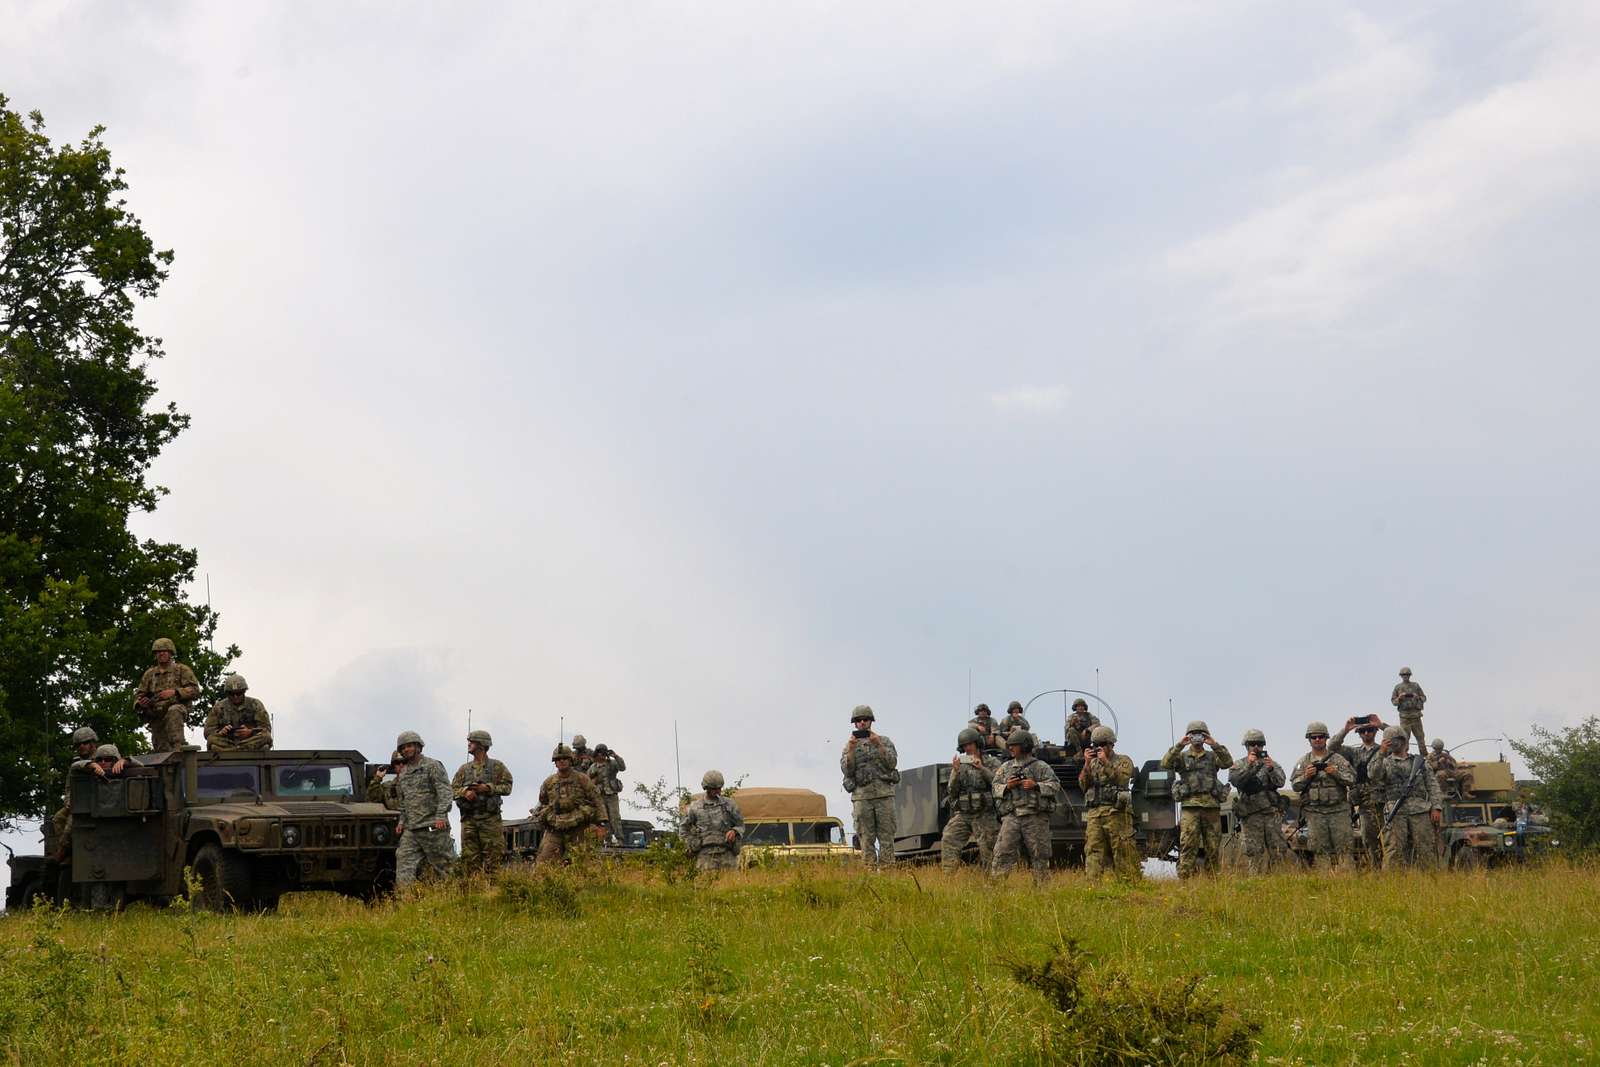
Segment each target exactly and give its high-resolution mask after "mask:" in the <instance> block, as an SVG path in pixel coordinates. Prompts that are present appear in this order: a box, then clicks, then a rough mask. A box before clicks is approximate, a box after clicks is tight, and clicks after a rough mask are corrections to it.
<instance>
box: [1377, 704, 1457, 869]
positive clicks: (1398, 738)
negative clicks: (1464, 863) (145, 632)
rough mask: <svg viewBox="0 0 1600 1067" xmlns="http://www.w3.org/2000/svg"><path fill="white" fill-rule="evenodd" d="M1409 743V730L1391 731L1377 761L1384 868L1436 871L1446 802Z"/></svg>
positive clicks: (1394, 728)
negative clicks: (1408, 750) (1415, 868)
mask: <svg viewBox="0 0 1600 1067" xmlns="http://www.w3.org/2000/svg"><path fill="white" fill-rule="evenodd" d="M1407 741H1408V738H1407V737H1406V731H1405V729H1404V728H1402V727H1399V726H1391V727H1389V728H1388V729H1387V730H1385V731H1383V744H1382V745H1381V746H1379V751H1380V753H1381V754H1380V755H1379V756H1378V758H1377V759H1375V760H1373V761H1372V788H1373V792H1374V793H1376V794H1377V796H1378V800H1379V802H1380V803H1381V804H1382V805H1383V819H1384V834H1383V866H1384V868H1385V869H1389V868H1395V867H1401V866H1412V867H1421V868H1424V869H1432V868H1434V867H1437V866H1438V865H1439V837H1438V830H1439V824H1440V822H1441V821H1442V820H1441V811H1442V808H1443V798H1442V797H1441V796H1440V794H1439V780H1438V779H1437V778H1435V777H1434V776H1433V775H1431V774H1429V773H1428V762H1427V760H1426V759H1425V758H1423V756H1421V755H1420V754H1418V755H1409V754H1408V753H1407V751H1406V749H1407Z"/></svg>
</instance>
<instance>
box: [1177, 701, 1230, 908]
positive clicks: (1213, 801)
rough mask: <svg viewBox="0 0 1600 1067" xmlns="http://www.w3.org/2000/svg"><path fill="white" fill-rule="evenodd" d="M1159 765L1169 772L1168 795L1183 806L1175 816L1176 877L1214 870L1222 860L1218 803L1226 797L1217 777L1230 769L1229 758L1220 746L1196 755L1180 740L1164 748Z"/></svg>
mask: <svg viewBox="0 0 1600 1067" xmlns="http://www.w3.org/2000/svg"><path fill="white" fill-rule="evenodd" d="M1191 732H1192V731H1191ZM1205 732H1207V733H1209V731H1205ZM1161 766H1163V767H1165V768H1166V769H1167V770H1169V771H1172V772H1173V774H1174V781H1173V790H1172V792H1173V795H1174V796H1175V797H1176V798H1177V799H1178V800H1179V801H1181V802H1182V803H1183V809H1182V812H1181V813H1180V814H1179V816H1178V877H1179V878H1189V877H1192V876H1193V875H1195V874H1197V873H1199V872H1200V871H1201V870H1206V871H1215V870H1216V869H1217V867H1218V865H1219V864H1220V862H1221V859H1222V802H1223V800H1224V799H1226V797H1227V795H1228V787H1227V785H1225V784H1224V783H1223V782H1222V781H1220V780H1219V779H1218V777H1217V774H1218V772H1219V771H1224V770H1227V769H1228V768H1229V767H1232V766H1233V757H1232V756H1231V755H1229V754H1228V750H1227V748H1225V747H1224V746H1223V745H1221V744H1213V745H1212V747H1211V748H1210V749H1208V750H1203V751H1201V752H1198V753H1197V752H1195V751H1193V749H1192V748H1191V747H1190V746H1189V745H1188V743H1186V742H1182V741H1180V742H1179V743H1178V744H1176V745H1173V746H1172V747H1171V748H1169V749H1167V754H1166V755H1165V756H1162V757H1161ZM1201 852H1204V853H1205V858H1204V859H1203V860H1202V859H1201V858H1200V853H1201Z"/></svg>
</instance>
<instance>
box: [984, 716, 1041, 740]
mask: <svg viewBox="0 0 1600 1067" xmlns="http://www.w3.org/2000/svg"><path fill="white" fill-rule="evenodd" d="M1032 729H1033V727H1032V726H1030V725H1028V720H1027V718H1026V717H1024V716H1023V714H1022V712H1020V711H1008V712H1006V713H1005V715H1003V716H1001V718H1000V722H999V723H998V724H996V726H995V728H994V732H995V736H996V737H1010V736H1011V731H1012V730H1029V731H1031V730H1032Z"/></svg>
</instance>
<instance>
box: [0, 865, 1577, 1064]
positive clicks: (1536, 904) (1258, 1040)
mask: <svg viewBox="0 0 1600 1067" xmlns="http://www.w3.org/2000/svg"><path fill="white" fill-rule="evenodd" d="M1597 874H1600V871H1597V870H1596V869H1594V868H1569V867H1564V866H1562V867H1552V868H1547V869H1542V870H1530V871H1505V872H1499V871H1497V872H1492V873H1490V874H1487V875H1448V874H1445V875H1415V876H1408V875H1396V876H1389V877H1382V878H1366V877H1357V876H1342V875H1341V876H1331V877H1319V876H1315V875H1303V874H1293V875H1283V876H1280V877H1274V878H1267V879H1247V878H1239V879H1230V880H1217V881H1204V882H1188V883H1178V882H1176V881H1162V882H1147V883H1144V884H1143V885H1140V886H1134V887H1121V886H1112V885H1104V886H1098V887H1096V886H1091V885H1089V884H1088V883H1086V882H1085V881H1083V880H1082V879H1081V878H1080V877H1078V876H1075V875H1061V876H1058V878H1057V879H1056V880H1055V881H1054V882H1053V883H1052V884H1051V885H1050V886H1049V887H1048V888H1046V889H1042V890H1041V889H1035V888H1033V887H1032V886H1031V885H1029V884H1027V883H1026V882H1025V881H1023V880H1021V879H1018V880H1016V881H1014V882H1012V883H1008V884H1005V885H1003V886H993V885H991V884H990V883H988V882H987V881H985V880H983V879H982V878H981V877H979V876H976V875H973V876H968V875H961V876H944V875H941V874H940V873H938V872H937V871H929V870H925V869H919V870H917V871H916V872H915V877H913V876H912V875H911V874H909V873H895V874H889V875H883V876H874V877H868V876H865V875H862V874H859V873H844V872H832V873H828V872H794V871H765V872H751V873H748V874H743V875H735V876H724V877H723V878H721V879H720V880H716V881H695V882H692V883H678V884H666V883H664V882H662V881H660V880H658V879H656V878H654V877H653V876H651V875H649V874H646V873H645V872H643V871H640V870H626V871H623V870H616V869H595V870H591V871H585V872H577V873H570V874H561V875H559V876H557V877H555V878H549V879H544V878H532V877H527V876H515V877H508V878H507V879H506V880H504V881H502V883H501V884H500V885H499V886H496V887H490V886H487V885H482V884H479V885H472V884H468V885H465V886H460V885H454V886H442V887H438V888H436V889H434V890H433V891H431V892H427V893H425V894H423V895H421V896H418V897H415V898H412V899H408V900H404V901H389V902H385V903H381V904H378V905H375V906H371V907H367V906H363V905H361V904H359V903H356V902H353V901H347V900H344V899H341V898H334V897H330V896H325V895H312V894H307V895H301V896H295V897H288V898H285V900H284V905H283V908H282V909H281V911H279V912H278V913H276V914H271V915H245V916H218V915H204V914H193V913H190V912H188V911H187V910H185V909H184V908H183V907H181V906H180V907H178V908H174V909H169V910H166V911H155V910H151V909H147V908H142V907H136V908H133V909H131V910H129V911H128V912H127V913H125V914H121V915H110V916H108V915H85V914H67V915H62V914H58V913H55V912H51V911H49V910H41V911H36V912H33V913H30V914H20V915H11V916H6V917H5V918H4V919H3V920H0V961H3V962H0V1058H9V1060H10V1061H11V1062H14V1063H20V1064H39V1063H82V1062H88V1061H90V1060H95V1061H98V1062H104V1063H135V1062H137V1063H144V1064H180V1063H214V1062H236V1063H274V1064H338V1063H356V1064H378V1063H440V1064H466V1063H474V1064H498V1063H510V1062H515V1061H531V1062H539V1063H544V1062H558V1063H606V1064H661V1063H671V1064H677V1063H729V1064H748V1063H953V1064H954V1063H960V1064H981V1063H1050V1062H1066V1063H1077V1062H1082V1063H1099V1062H1143V1061H1154V1062H1195V1063H1200V1062H1246V1061H1249V1062H1259V1063H1312V1064H1340V1063H1378V1062H1382V1063H1415V1064H1433V1063H1452V1064H1453V1063H1480V1062H1481V1063H1492V1064H1502V1063H1524V1064H1536V1063H1537V1064H1561V1063H1575V1062H1583V1061H1593V1060H1594V1059H1595V1058H1596V1057H1597V1056H1600V1052H1597V1051H1596V1049H1597V1045H1596V1043H1597V1042H1600V1005H1597V1004H1596V1002H1595V1000H1596V998H1595V993H1594V991H1595V990H1596V989H1597V988H1600V878H1597V877H1596V876H1597ZM1068 945H1072V946H1075V947H1072V948H1065V947H1064V946H1068ZM1063 953H1065V954H1066V955H1063ZM1068 958H1070V959H1072V960H1074V961H1075V963H1074V967H1075V968H1076V969H1077V970H1078V971H1079V973H1081V974H1082V975H1083V976H1084V979H1085V980H1084V981H1083V983H1082V984H1081V985H1078V986H1073V984H1072V982H1071V981H1069V980H1064V975H1063V971H1062V970H1061V968H1060V966H1059V964H1060V963H1061V962H1062V961H1063V960H1065V959H1068ZM1051 960H1055V961H1056V964H1051V965H1047V964H1048V961H1051ZM1019 975H1020V977H1019ZM1196 976H1197V977H1198V979H1199V980H1198V981H1195V977H1196ZM1152 1003H1154V1004H1156V1005H1158V1007H1157V1009H1156V1010H1155V1011H1154V1012H1151V1011H1148V1010H1147V1008H1146V1006H1148V1005H1150V1004H1152ZM1062 1006H1066V1007H1069V1008H1071V1009H1072V1010H1071V1011H1063V1010H1062ZM1256 1026H1259V1032H1255V1033H1254V1035H1253V1036H1252V1033H1253V1031H1254V1028H1255V1027H1256ZM1185 1028H1187V1035H1188V1036H1187V1037H1178V1036H1177V1035H1178V1034H1179V1033H1180V1032H1183V1031H1185ZM1157 1034H1161V1035H1164V1036H1165V1043H1164V1044H1156V1045H1151V1044H1150V1041H1151V1040H1152V1039H1153V1038H1154V1037H1155V1036H1156V1035H1157ZM1185 1042H1188V1044H1185ZM1174 1043H1177V1044H1180V1045H1184V1048H1185V1052H1184V1054H1181V1055H1180V1054H1176V1053H1173V1052H1172V1051H1171V1046H1172V1045H1173V1044H1174ZM1113 1046H1115V1047H1120V1048H1122V1049H1123V1053H1124V1055H1125V1057H1126V1058H1125V1059H1124V1060H1122V1061H1118V1060H1117V1059H1116V1056H1115V1053H1114V1048H1113ZM1229 1049H1231V1050H1233V1052H1235V1053H1237V1052H1239V1051H1240V1050H1245V1053H1244V1055H1243V1056H1236V1055H1230V1054H1229V1052H1228V1051H1227V1050H1229ZM1208 1057H1210V1058H1208Z"/></svg>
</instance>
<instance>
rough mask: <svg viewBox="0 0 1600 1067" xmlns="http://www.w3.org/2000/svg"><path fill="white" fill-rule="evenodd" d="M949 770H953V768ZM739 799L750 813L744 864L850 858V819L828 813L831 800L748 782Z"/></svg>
mask: <svg viewBox="0 0 1600 1067" xmlns="http://www.w3.org/2000/svg"><path fill="white" fill-rule="evenodd" d="M947 769H948V768H947ZM735 799H736V800H737V801H738V804H739V811H740V813H741V814H742V815H744V847H743V848H741V849H740V850H739V866H740V867H759V866H765V865H768V864H771V863H775V862H786V861H792V860H834V861H843V860H848V859H849V858H850V857H851V856H852V855H853V854H854V853H853V850H852V849H851V848H850V846H849V845H848V844H846V842H845V836H844V823H842V822H840V821H839V820H838V819H836V818H834V817H833V816H831V815H829V814H828V800H827V798H826V797H824V796H823V795H822V794H821V793H817V792H813V791H812V790H810V789H784V788H775V787H763V786H742V787H740V789H739V791H738V793H737V795H736V796H735Z"/></svg>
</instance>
